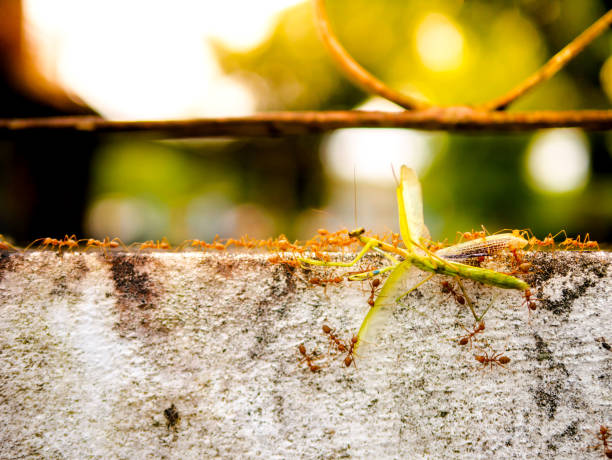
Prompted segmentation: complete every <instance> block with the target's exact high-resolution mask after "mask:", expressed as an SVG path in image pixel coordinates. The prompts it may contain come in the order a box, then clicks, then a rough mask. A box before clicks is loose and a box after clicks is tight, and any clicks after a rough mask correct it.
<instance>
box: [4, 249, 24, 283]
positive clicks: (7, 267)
mask: <svg viewBox="0 0 612 460" xmlns="http://www.w3.org/2000/svg"><path fill="white" fill-rule="evenodd" d="M22 259H23V256H22V255H21V254H17V253H13V252H9V251H0V281H2V280H3V279H4V274H5V273H6V272H12V271H15V267H16V266H17V265H18V263H17V262H18V261H21V260H22Z"/></svg>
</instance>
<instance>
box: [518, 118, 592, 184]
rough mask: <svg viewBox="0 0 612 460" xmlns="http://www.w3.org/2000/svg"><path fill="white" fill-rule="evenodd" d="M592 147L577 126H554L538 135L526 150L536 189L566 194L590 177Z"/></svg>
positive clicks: (529, 170)
mask: <svg viewBox="0 0 612 460" xmlns="http://www.w3.org/2000/svg"><path fill="white" fill-rule="evenodd" d="M589 167H590V156H589V146H588V142H587V139H586V137H585V135H584V133H583V132H582V131H580V130H578V129H553V130H550V131H545V132H542V133H539V134H536V136H535V137H534V139H533V141H532V143H531V145H530V147H529V149H528V152H527V172H528V174H529V177H530V179H531V181H532V183H533V186H534V187H535V188H536V189H539V190H541V191H543V192H549V193H566V192H571V191H574V190H577V189H580V188H582V187H584V186H585V185H586V183H587V182H588V179H589Z"/></svg>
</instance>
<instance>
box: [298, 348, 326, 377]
mask: <svg viewBox="0 0 612 460" xmlns="http://www.w3.org/2000/svg"><path fill="white" fill-rule="evenodd" d="M298 350H300V354H301V355H302V356H303V358H302V360H301V361H300V362H299V363H298V366H299V365H300V364H302V363H303V362H306V365H307V366H308V368H309V369H310V372H317V371H320V370H321V366H317V365H316V364H313V363H312V362H313V361H314V360H315V359H316V358H313V357H312V356H310V355H309V354H308V353H306V347H305V346H304V344H300V346H299V347H298Z"/></svg>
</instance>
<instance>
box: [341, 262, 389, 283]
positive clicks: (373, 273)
mask: <svg viewBox="0 0 612 460" xmlns="http://www.w3.org/2000/svg"><path fill="white" fill-rule="evenodd" d="M394 268H395V265H389V266H388V267H384V268H377V269H375V270H370V271H369V272H363V273H355V274H354V275H349V276H348V279H349V281H364V280H366V279H368V278H372V277H374V276H377V275H380V274H381V273H387V272H388V271H391V270H393V269H394Z"/></svg>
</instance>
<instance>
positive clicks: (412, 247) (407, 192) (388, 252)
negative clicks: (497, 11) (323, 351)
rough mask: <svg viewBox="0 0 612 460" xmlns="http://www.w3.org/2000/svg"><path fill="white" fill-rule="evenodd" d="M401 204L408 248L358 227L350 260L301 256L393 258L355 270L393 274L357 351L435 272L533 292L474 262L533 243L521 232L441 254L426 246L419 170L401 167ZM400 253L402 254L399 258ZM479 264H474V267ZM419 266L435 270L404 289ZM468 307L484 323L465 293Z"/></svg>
mask: <svg viewBox="0 0 612 460" xmlns="http://www.w3.org/2000/svg"><path fill="white" fill-rule="evenodd" d="M397 204H398V209H399V224H400V235H401V237H402V240H403V242H404V245H405V246H406V248H405V249H404V248H399V247H396V246H394V245H391V244H388V243H385V242H384V241H380V240H378V239H375V238H371V237H368V236H366V235H365V230H364V229H363V228H357V229H355V230H353V231H352V232H350V233H349V235H350V236H352V237H356V238H358V239H359V241H360V242H361V244H363V248H362V250H361V251H360V252H359V254H358V255H357V256H356V257H355V259H353V260H352V261H350V262H331V261H322V260H316V259H310V258H298V261H299V262H300V263H301V264H309V265H319V266H334V267H351V266H353V265H355V264H356V263H357V262H358V261H359V260H360V259H361V258H362V257H363V256H364V254H366V253H367V252H368V251H369V250H374V251H376V252H378V253H380V254H382V255H383V256H384V257H385V258H387V259H388V260H389V261H390V262H391V265H389V266H387V267H384V268H380V269H376V270H371V271H369V272H365V273H358V274H353V275H351V276H349V277H348V279H350V280H360V281H363V280H365V279H367V278H370V277H373V276H376V275H379V274H381V273H385V272H391V273H390V275H389V277H388V278H387V279H386V281H385V283H384V284H383V286H382V288H381V290H380V293H379V294H378V297H377V298H376V300H375V302H374V305H373V306H372V308H371V309H370V310H369V311H368V313H367V315H366V317H365V319H364V320H363V322H362V324H361V327H360V328H359V331H358V333H357V336H356V343H355V344H354V349H355V350H356V349H357V348H358V347H359V345H360V344H361V343H364V342H367V339H369V338H372V336H373V335H374V333H375V332H376V331H378V330H379V328H380V327H381V326H382V325H383V324H384V323H385V321H386V319H387V318H388V316H389V314H390V312H391V311H392V308H393V307H394V306H395V304H396V301H397V300H399V299H400V298H401V297H403V296H404V295H406V294H408V293H410V292H411V291H413V290H415V289H417V288H418V287H419V286H421V285H422V284H424V283H426V282H427V281H428V280H430V279H431V278H432V277H433V276H435V275H446V276H451V277H453V278H455V279H456V280H457V281H458V283H459V286H460V287H461V290H462V291H463V293H464V295H465V294H466V293H465V290H464V288H463V285H462V284H461V279H462V278H463V279H470V280H474V281H479V282H481V283H484V284H488V285H491V286H496V287H499V288H503V289H517V290H520V291H524V292H525V293H526V295H528V294H529V292H530V291H529V287H530V286H529V285H528V284H527V283H526V282H525V281H523V280H521V279H519V278H516V277H514V276H512V275H509V274H505V273H500V272H497V271H494V270H490V269H486V268H482V267H480V266H477V263H474V262H475V261H477V260H478V259H479V258H482V257H483V256H489V255H493V254H496V253H498V252H500V251H502V250H518V249H522V248H523V247H525V246H526V245H527V244H528V241H527V240H526V239H525V238H523V237H522V236H521V235H520V233H519V232H516V231H515V232H513V233H501V234H496V235H489V236H484V237H482V238H478V239H476V240H473V241H467V242H464V243H460V244H456V245H454V246H450V247H447V248H443V249H440V250H438V251H436V252H435V253H434V252H432V251H430V250H428V249H427V248H426V246H425V244H424V242H425V241H427V240H428V239H429V231H428V230H427V227H426V226H425V222H424V219H423V199H422V192H421V184H420V182H419V179H418V177H417V175H416V173H415V172H414V171H413V170H412V169H410V168H408V167H407V166H405V165H403V166H402V167H401V171H400V181H399V183H398V186H397ZM396 256H400V257H401V258H402V260H399V259H398V258H397V257H396ZM470 264H474V265H470ZM415 269H419V270H423V271H425V272H430V273H431V274H430V275H429V276H428V277H426V278H425V279H424V280H422V281H420V282H419V283H417V284H416V285H415V286H413V287H412V288H411V289H409V290H408V291H405V288H404V287H403V280H404V279H406V278H407V277H408V276H409V274H410V271H412V270H415ZM465 297H466V300H467V301H468V306H469V308H470V310H471V312H472V315H473V316H474V319H475V320H476V321H477V322H478V321H480V320H481V319H482V317H483V316H484V315H485V313H486V312H487V310H488V308H487V310H485V311H484V312H483V313H482V315H480V316H479V315H477V313H476V311H475V309H474V306H473V304H472V302H471V301H470V300H469V298H468V297H467V295H465ZM489 308H490V307H489Z"/></svg>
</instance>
